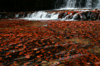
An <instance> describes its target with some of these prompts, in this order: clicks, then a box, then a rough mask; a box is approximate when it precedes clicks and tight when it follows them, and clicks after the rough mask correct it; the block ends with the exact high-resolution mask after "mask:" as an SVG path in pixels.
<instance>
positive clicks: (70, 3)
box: [66, 0, 76, 8]
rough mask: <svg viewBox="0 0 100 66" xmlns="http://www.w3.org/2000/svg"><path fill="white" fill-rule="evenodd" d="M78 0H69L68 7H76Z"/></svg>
mask: <svg viewBox="0 0 100 66" xmlns="http://www.w3.org/2000/svg"><path fill="white" fill-rule="evenodd" d="M75 4H76V0H68V1H67V6H66V8H75Z"/></svg>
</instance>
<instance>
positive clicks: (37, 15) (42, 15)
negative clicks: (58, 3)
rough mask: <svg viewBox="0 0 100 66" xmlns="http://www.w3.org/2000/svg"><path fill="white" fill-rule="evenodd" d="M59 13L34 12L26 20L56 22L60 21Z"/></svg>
mask: <svg viewBox="0 0 100 66" xmlns="http://www.w3.org/2000/svg"><path fill="white" fill-rule="evenodd" d="M58 16H59V13H48V12H45V11H38V12H34V13H32V14H31V15H30V14H28V15H27V17H26V18H24V19H28V20H56V19H58Z"/></svg>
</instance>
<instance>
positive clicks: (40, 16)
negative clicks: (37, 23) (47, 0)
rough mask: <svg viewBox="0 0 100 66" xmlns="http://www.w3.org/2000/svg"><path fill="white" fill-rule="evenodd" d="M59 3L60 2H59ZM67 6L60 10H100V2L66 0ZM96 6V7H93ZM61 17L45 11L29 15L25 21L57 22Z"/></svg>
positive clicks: (96, 0) (99, 0)
mask: <svg viewBox="0 0 100 66" xmlns="http://www.w3.org/2000/svg"><path fill="white" fill-rule="evenodd" d="M57 1H58V0H57ZM65 3H66V5H65V6H64V7H63V8H59V9H58V10H60V9H66V10H67V9H69V10H70V9H74V10H75V9H77V8H79V9H81V10H82V9H83V8H86V9H87V10H88V8H89V9H92V8H100V0H95V1H94V0H84V1H83V0H65ZM77 4H78V6H77ZM83 6H84V7H83ZM93 6H94V7H93ZM76 15H77V14H75V15H74V16H73V18H72V20H74V18H75V16H76ZM58 16H59V13H48V12H45V11H38V12H34V13H32V14H28V15H27V17H26V18H24V19H28V20H57V19H58ZM16 17H18V15H16ZM62 20H68V19H67V16H66V17H64V18H62Z"/></svg>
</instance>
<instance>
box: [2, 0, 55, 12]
mask: <svg viewBox="0 0 100 66" xmlns="http://www.w3.org/2000/svg"><path fill="white" fill-rule="evenodd" d="M56 1H57V0H2V1H1V2H0V12H19V11H35V10H48V9H54V8H55V3H56Z"/></svg>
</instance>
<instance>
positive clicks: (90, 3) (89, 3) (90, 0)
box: [86, 0, 92, 8]
mask: <svg viewBox="0 0 100 66" xmlns="http://www.w3.org/2000/svg"><path fill="white" fill-rule="evenodd" d="M91 7H92V0H87V2H86V8H91Z"/></svg>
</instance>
